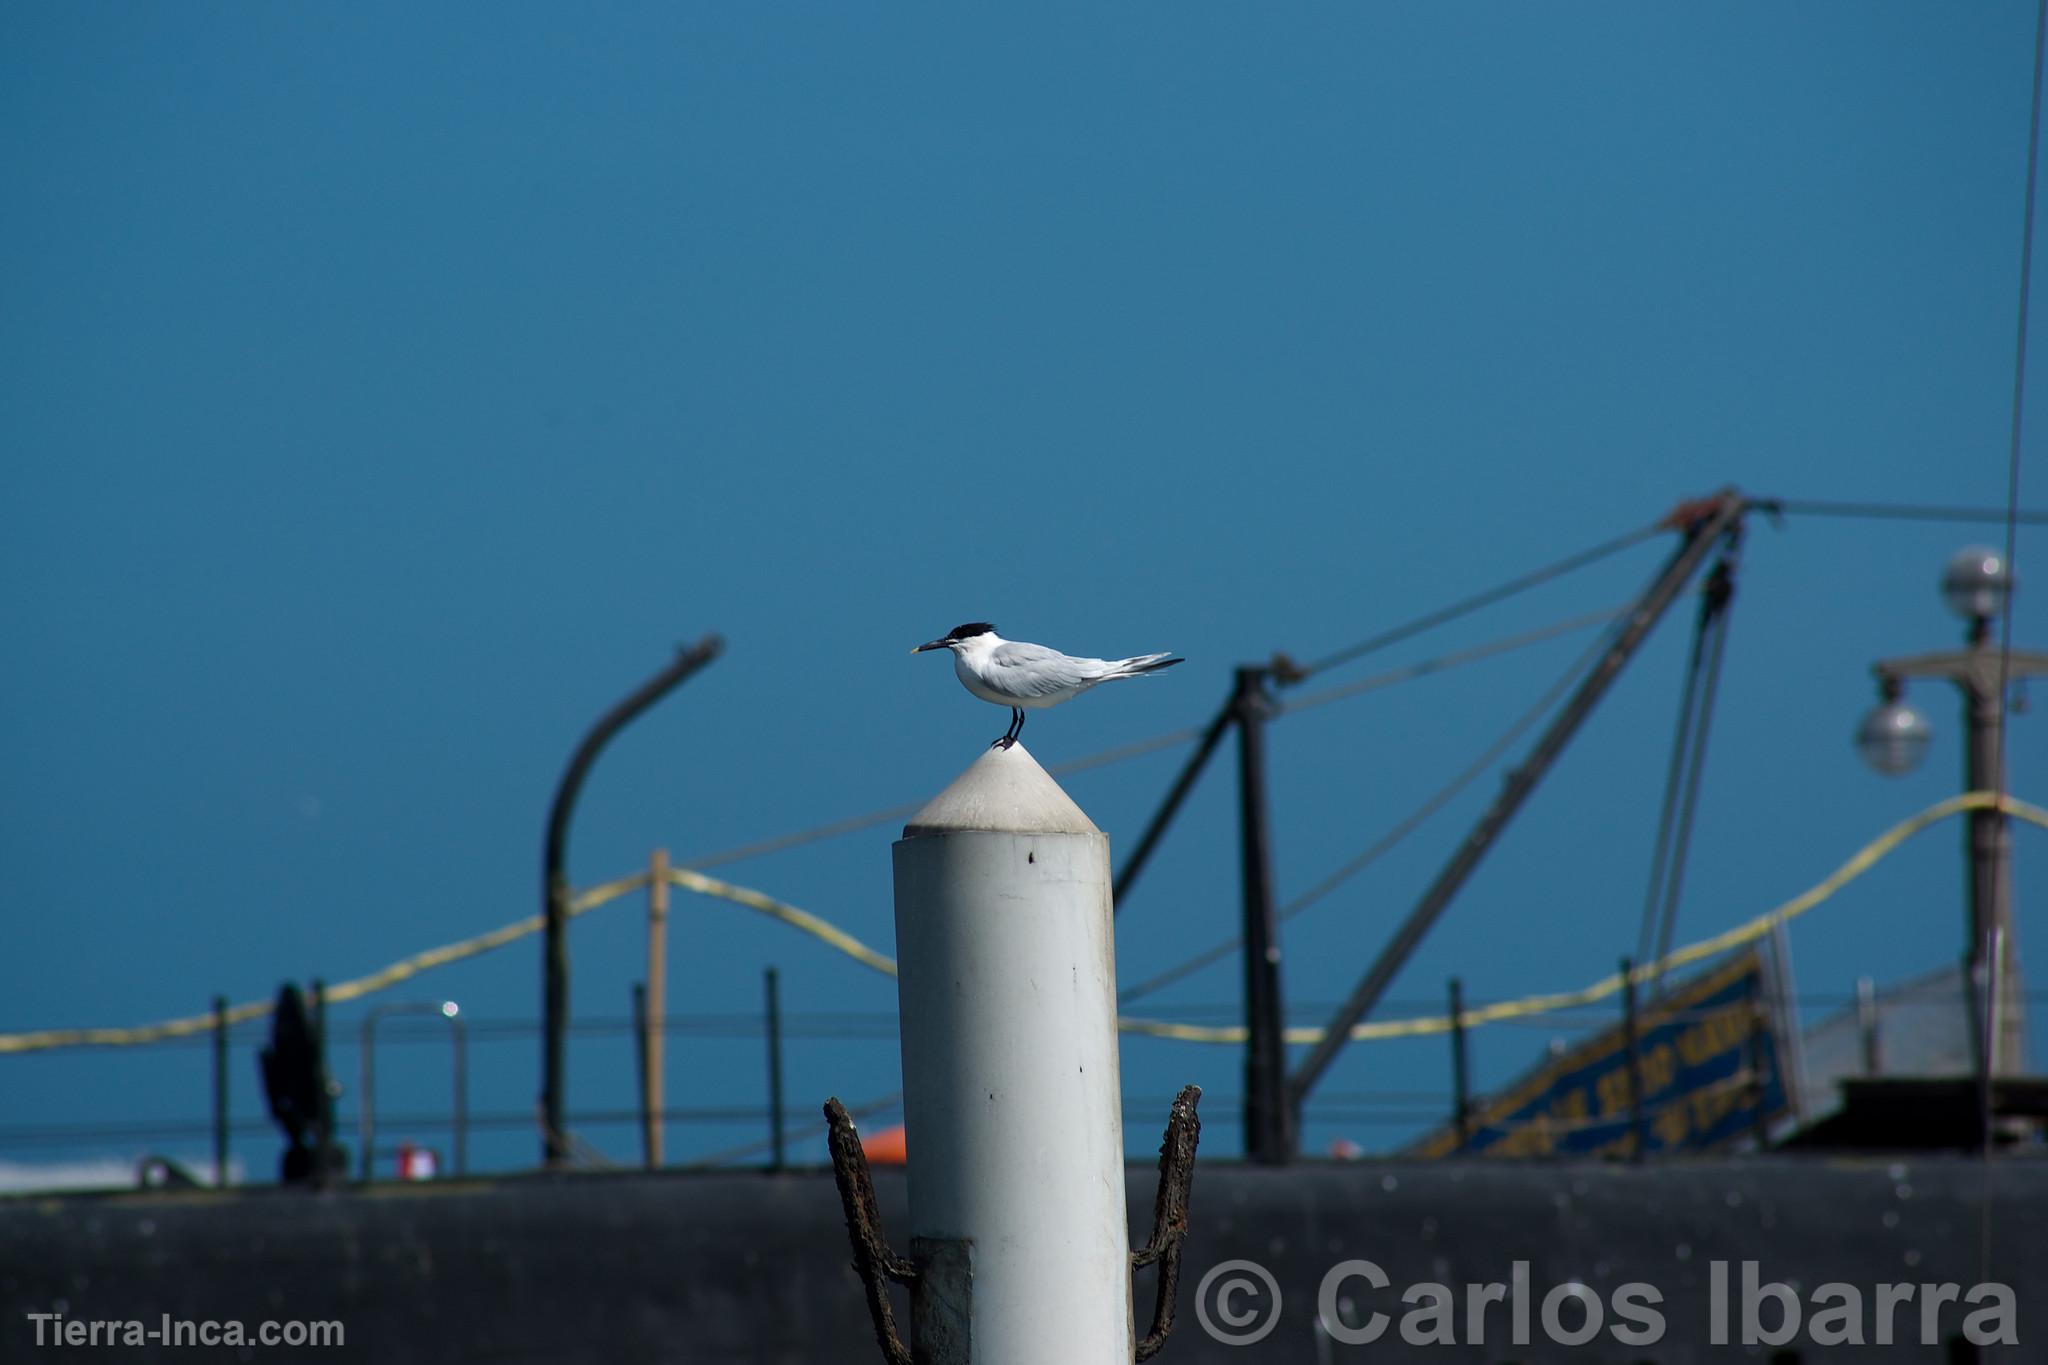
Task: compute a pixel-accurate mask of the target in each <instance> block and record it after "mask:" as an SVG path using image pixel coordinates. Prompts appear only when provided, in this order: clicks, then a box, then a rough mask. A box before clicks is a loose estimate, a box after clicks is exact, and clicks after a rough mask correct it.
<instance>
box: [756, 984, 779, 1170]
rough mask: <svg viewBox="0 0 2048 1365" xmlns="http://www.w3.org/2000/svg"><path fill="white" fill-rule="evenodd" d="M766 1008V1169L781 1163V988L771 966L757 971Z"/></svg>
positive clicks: (773, 1167)
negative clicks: (767, 1143) (767, 1144)
mask: <svg viewBox="0 0 2048 1365" xmlns="http://www.w3.org/2000/svg"><path fill="white" fill-rule="evenodd" d="M761 982H762V986H763V987H764V989H765V991H766V993H767V1009H768V1139H769V1148H768V1151H769V1157H768V1169H769V1170H771V1171H779V1170H781V1169H782V1166H783V1155H784V1154H783V1150H782V991H781V978H780V977H779V976H777V975H776V971H775V969H774V968H773V967H770V968H768V970H767V971H765V972H763V973H762V974H761Z"/></svg>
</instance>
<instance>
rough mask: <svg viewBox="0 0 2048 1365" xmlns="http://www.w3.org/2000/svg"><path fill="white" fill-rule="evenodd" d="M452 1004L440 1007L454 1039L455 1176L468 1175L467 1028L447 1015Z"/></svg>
mask: <svg viewBox="0 0 2048 1365" xmlns="http://www.w3.org/2000/svg"><path fill="white" fill-rule="evenodd" d="M452 1005H453V1002H452V1001H451V1002H448V1003H447V1004H444V1005H443V1006H442V1007H441V1013H442V1015H443V1016H444V1017H445V1018H446V1019H447V1020H448V1026H449V1028H450V1030H451V1031H452V1032H453V1033H454V1035H455V1038H454V1041H455V1075H454V1077H453V1083H454V1086H455V1174H457V1175H468V1174H469V1027H468V1026H467V1025H466V1024H464V1023H463V1022H462V1016H461V1015H460V1014H459V1013H455V1014H451V1013H449V1010H450V1008H451V1007H452Z"/></svg>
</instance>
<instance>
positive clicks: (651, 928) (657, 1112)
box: [641, 848, 669, 1167]
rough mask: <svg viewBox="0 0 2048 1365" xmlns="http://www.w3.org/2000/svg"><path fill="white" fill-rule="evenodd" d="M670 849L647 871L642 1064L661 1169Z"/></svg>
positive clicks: (650, 1137)
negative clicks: (645, 969) (644, 1011)
mask: <svg viewBox="0 0 2048 1365" xmlns="http://www.w3.org/2000/svg"><path fill="white" fill-rule="evenodd" d="M668 897H669V880H668V850H667V849H665V848H657V849H656V850H654V858H653V860H652V861H651V862H650V864H649V866H648V869H647V1004H646V1015H645V1020H646V1023H645V1028H646V1033H645V1038H646V1043H645V1046H644V1050H643V1053H642V1056H641V1065H642V1066H643V1067H644V1068H645V1069H646V1091H647V1112H648V1115H649V1120H650V1122H651V1124H652V1126H651V1127H650V1128H649V1129H648V1133H647V1164H648V1166H649V1167H659V1166H660V1165H661V1164H662V1162H663V1160H664V1156H665V1148H666V1147H667V1131H666V1123H665V1120H664V1119H663V1118H662V1115H663V1113H664V1112H666V1110H667V1108H668V1083H667V1080H666V1077H667V1074H668V1073H667V1067H666V1060H665V1059H666V1056H667V1051H668V1044H667V1039H666V1036H665V1035H666V1031H667V1028H668Z"/></svg>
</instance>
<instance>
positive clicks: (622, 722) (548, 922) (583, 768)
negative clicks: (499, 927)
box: [540, 635, 725, 1166]
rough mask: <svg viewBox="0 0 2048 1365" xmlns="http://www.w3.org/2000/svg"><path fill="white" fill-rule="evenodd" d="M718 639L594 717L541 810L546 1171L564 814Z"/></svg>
mask: <svg viewBox="0 0 2048 1365" xmlns="http://www.w3.org/2000/svg"><path fill="white" fill-rule="evenodd" d="M724 648H725V642H724V641H722V640H720V639H719V638H718V637H717V636H716V635H707V636H705V637H704V638H703V639H701V640H699V641H698V642H697V643H696V644H694V645H691V646H690V647H689V648H688V649H685V650H682V651H680V652H678V653H677V655H676V658H675V661H674V662H673V663H671V664H670V665H669V666H668V667H667V668H664V669H662V670H661V672H659V673H657V674H655V675H654V676H653V677H652V678H650V679H648V680H647V681H646V682H645V683H642V684H641V685H640V687H639V688H638V689H637V690H635V691H634V692H633V693H632V694H631V695H629V696H628V697H626V699H625V700H623V701H621V702H620V703H619V704H618V705H616V706H614V707H613V708H612V709H611V710H609V711H607V712H605V713H604V714H603V715H602V716H600V717H598V720H597V724H595V725H593V726H592V727H591V728H590V733H588V734H586V735H585V736H584V737H583V742H582V743H581V744H578V745H577V746H576V752H575V753H574V754H573V755H571V756H570V759H569V766H568V768H567V770H566V771H564V772H563V774H562V780H561V782H560V784H558V785H557V786H556V788H555V798H554V801H553V802H552V803H551V804H550V805H549V807H548V828H547V838H546V840H545V841H544V843H543V845H542V849H541V876H540V883H541V915H542V916H543V918H544V920H545V926H544V927H545V934H544V935H543V943H542V949H541V1012H542V1015H543V1018H542V1022H541V1065H540V1073H541V1074H540V1124H541V1157H542V1159H543V1160H544V1161H545V1162H546V1163H547V1164H548V1165H549V1166H561V1165H564V1164H565V1163H567V1161H568V1160H569V1134H568V1130H567V1129H566V1128H565V1127H564V1126H563V1125H564V1123H565V1119H564V1118H563V1109H564V1107H565V1106H566V1105H567V1103H568V1097H567V1093H566V1091H565V1090H564V1088H563V1087H564V1081H563V1064H564V1059H565V1056H566V1049H567V1036H568V1029H569V874H568V872H567V871H566V869H565V867H564V862H565V859H566V858H567V856H568V848H569V816H570V815H571V814H572V813H573V812H574V811H575V809H576V797H577V794H578V793H580V792H581V791H582V790H583V779H584V778H585V777H587V776H589V774H590V765H591V764H592V763H594V762H596V761H597V755H598V752H599V751H600V750H602V749H603V748H604V746H605V745H606V744H607V743H608V742H609V741H610V740H611V737H612V736H613V735H615V734H617V733H618V732H619V731H620V730H623V729H624V728H625V727H626V725H627V724H628V723H629V722H630V721H632V720H633V718H634V717H636V716H638V715H639V714H640V713H641V712H642V711H645V710H646V709H647V708H648V707H650V706H652V705H654V703H656V702H658V701H660V700H661V699H662V698H663V697H664V696H666V695H668V693H669V691H670V690H671V689H673V688H674V687H675V686H676V685H677V684H679V683H681V682H682V681H683V679H685V678H687V677H689V676H690V675H691V674H692V673H695V672H696V671H697V670H698V669H700V668H702V667H704V665H706V664H708V663H710V662H711V661H712V660H713V659H715V658H717V657H718V654H719V651H720V650H722V649H724Z"/></svg>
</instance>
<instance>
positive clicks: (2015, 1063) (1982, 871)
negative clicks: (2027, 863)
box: [1871, 618, 2048, 1074]
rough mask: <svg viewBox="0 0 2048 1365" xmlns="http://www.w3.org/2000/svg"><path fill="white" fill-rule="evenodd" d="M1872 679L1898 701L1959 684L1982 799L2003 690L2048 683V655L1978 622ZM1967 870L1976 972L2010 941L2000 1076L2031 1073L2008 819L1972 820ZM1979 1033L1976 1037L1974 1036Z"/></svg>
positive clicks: (1967, 759)
mask: <svg viewBox="0 0 2048 1365" xmlns="http://www.w3.org/2000/svg"><path fill="white" fill-rule="evenodd" d="M1871 671H1872V672H1873V673H1874V674H1875V675H1876V676H1877V681H1878V686H1879V689H1880V690H1881V691H1882V692H1884V694H1885V695H1887V696H1896V695H1897V690H1898V688H1899V687H1900V685H1901V683H1902V682H1903V681H1904V680H1905V679H1908V678H1939V679H1942V680H1944V681H1946V682H1950V683H1953V684H1955V686H1956V687H1957V688H1958V689H1959V690H1960V691H1961V692H1962V694H1963V727H1964V731H1965V743H1964V748H1963V785H1964V788H1965V789H1966V790H1968V791H1976V792H1981V791H2002V790H2003V786H2002V783H2001V775H2000V768H1999V751H2000V742H2001V741H2000V736H2001V733H2002V731H2003V730H2004V728H2005V698H2004V695H2003V692H2002V688H2003V686H2005V685H2006V684H2009V683H2011V682H2013V681H2015V680H2018V679H2022V678H2041V677H2048V653H2041V652H2039V651H2035V650H2023V649H2015V650H2013V651H2011V652H2010V653H2009V654H2007V653H2005V652H2004V651H2001V650H2000V648H1999V647H1998V645H1997V644H1996V643H1995V642H1994V641H1993V640H1992V639H1991V629H1990V622H1989V621H1988V620H1985V619H1983V618H1979V619H1977V620H1975V621H1973V622H1972V623H1971V626H1970V637H1969V641H1968V643H1967V644H1966V645H1965V647H1964V648H1962V649H1956V650H1945V651H1941V652H1938V653H1934V654H1916V655H1913V656H1911V657H1909V658H1903V659H1883V660H1880V661H1879V662H1878V663H1876V664H1875V665H1873V666H1872V669H1871ZM1963 867H1964V872H1965V884H1966V894H1967V896H1968V897H1969V905H1968V913H1969V917H1970V924H1969V943H1968V947H1967V954H1968V962H1969V963H1970V965H1971V966H1972V967H1973V968H1974V967H1981V965H1982V964H1983V963H1984V962H1985V961H1987V960H1988V955H1989V952H1990V944H1991V935H1992V932H1993V930H1998V931H2000V932H2001V933H2002V934H2003V936H2004V940H2005V967H2004V969H2003V974H2002V976H2001V977H2000V979H1999V983H1998V985H1999V990H1998V995H1999V997H2000V1005H1999V1013H1998V1017H1997V1027H1996V1028H1995V1030H1994V1032H1995V1033H1996V1034H1997V1040H1996V1046H1995V1047H1993V1049H1992V1052H1993V1054H1994V1059H1995V1062H1996V1065H1997V1069H1998V1071H1999V1072H2001V1073H2007V1074H2010V1073H2016V1072H2019V1071H2021V1070H2023V1069H2024V1068H2025V1057H2024V1055H2023V1054H2024V1050H2025V1045H2026V1005H2025V999H2024V995H2023V993H2022V990H2021V984H2022V983H2021V974H2020V969H2019V940H2018V938H2017V936H2016V935H2015V934H2014V932H2013V917H2012V829H2011V825H2010V823H2009V821H2008V819H2007V816H2006V814H2005V812H2004V811H2002V810H1998V809H1995V808H1987V809H1984V810H1973V811H1971V812H1970V815H1969V822H1968V824H1967V826H1966V827H1965V829H1964V833H1963ZM1981 998H1982V997H1980V999H1981ZM1977 1008H1978V1007H1977V1006H1972V1010H1973V1013H1972V1015H1971V1017H1972V1018H1973V1019H1974V1018H1976V1017H1978V1016H1977V1013H1976V1010H1977ZM1976 1032H1978V1030H1974V1029H1973V1035H1974V1033H1976Z"/></svg>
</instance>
